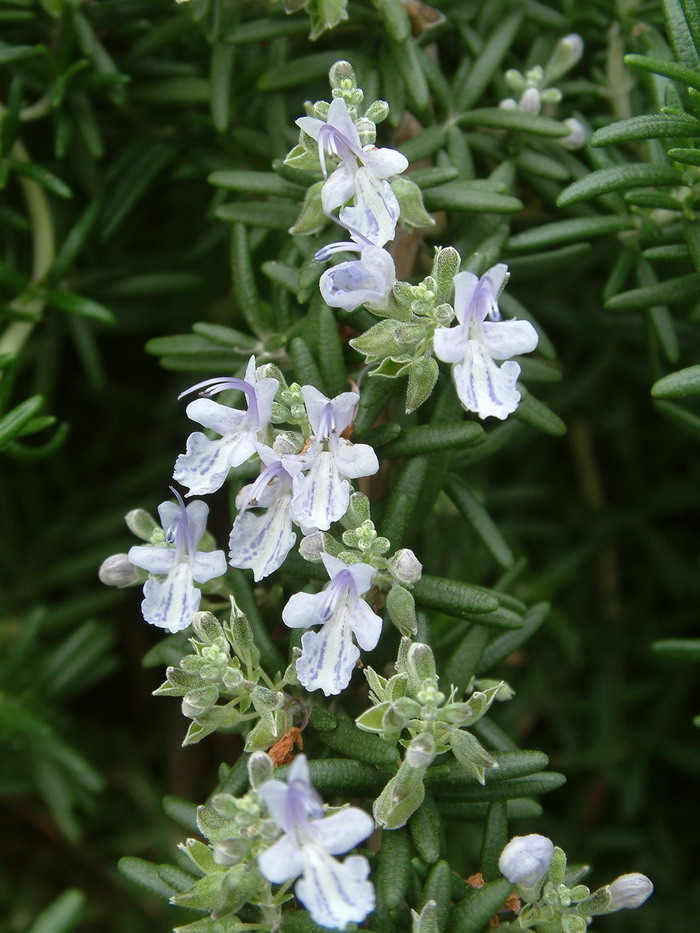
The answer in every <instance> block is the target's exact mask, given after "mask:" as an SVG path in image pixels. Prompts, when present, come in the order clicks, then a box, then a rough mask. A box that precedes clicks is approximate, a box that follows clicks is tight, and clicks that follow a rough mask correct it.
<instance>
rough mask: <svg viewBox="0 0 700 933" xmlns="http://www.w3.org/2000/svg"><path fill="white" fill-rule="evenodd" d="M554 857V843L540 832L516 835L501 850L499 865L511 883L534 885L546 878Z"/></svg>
mask: <svg viewBox="0 0 700 933" xmlns="http://www.w3.org/2000/svg"><path fill="white" fill-rule="evenodd" d="M553 857H554V843H553V842H552V840H551V839H548V838H547V837H546V836H540V835H539V833H530V835H529V836H514V837H513V838H512V839H511V840H510V842H509V843H508V845H507V846H506V847H505V849H504V850H503V851H502V852H501V857H500V858H499V860H498V867H499V869H500V871H501V874H502V875H504V876H505V877H506V878H507V879H508V881H510V883H511V884H521V885H523V886H524V887H526V888H529V887H532V885H534V884H537V882H538V881H539V880H540V879H541V878H544V876H545V875H546V874H547V872H548V871H549V866H550V865H551V863H552V858H553Z"/></svg>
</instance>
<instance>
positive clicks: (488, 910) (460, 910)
mask: <svg viewBox="0 0 700 933" xmlns="http://www.w3.org/2000/svg"><path fill="white" fill-rule="evenodd" d="M512 891H513V885H512V884H511V883H510V881H508V880H507V878H499V879H498V880H497V881H489V882H488V884H485V885H484V887H483V888H475V889H474V891H473V893H471V894H467V896H466V897H465V898H463V899H462V900H461V901H460V902H459V904H457V906H456V907H455V908H454V910H453V912H452V922H451V926H450V929H451V931H452V933H479V931H480V930H481V929H482V928H483V927H484V926H485V925H486V924H487V923H488V922H489V919H490V918H491V917H493V915H494V914H495V913H496V911H497V910H498V909H499V907H502V906H503V905H504V904H505V902H506V901H507V900H508V897H509V896H510V894H511V892H512Z"/></svg>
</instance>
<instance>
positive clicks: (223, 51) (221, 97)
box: [209, 42, 234, 133]
mask: <svg viewBox="0 0 700 933" xmlns="http://www.w3.org/2000/svg"><path fill="white" fill-rule="evenodd" d="M233 63H234V48H233V46H232V45H227V44H226V43H224V42H215V43H214V45H213V46H212V50H211V65H210V69H209V109H210V111H211V121H212V123H213V125H214V129H215V130H217V131H218V132H219V133H223V132H225V131H226V130H227V129H228V125H229V122H230V120H231V93H232V91H233V84H232V78H233Z"/></svg>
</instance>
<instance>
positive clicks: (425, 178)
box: [410, 130, 459, 189]
mask: <svg viewBox="0 0 700 933" xmlns="http://www.w3.org/2000/svg"><path fill="white" fill-rule="evenodd" d="M457 132H459V130H457ZM410 177H411V181H412V182H413V183H414V184H416V185H418V187H419V188H422V189H425V188H434V187H435V186H436V185H445V184H447V182H450V181H454V180H455V179H456V178H458V177H459V172H458V171H457V169H456V168H440V167H438V166H434V167H432V168H419V169H416V171H415V172H411V173H410Z"/></svg>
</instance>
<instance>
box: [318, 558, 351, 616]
mask: <svg viewBox="0 0 700 933" xmlns="http://www.w3.org/2000/svg"><path fill="white" fill-rule="evenodd" d="M346 593H349V595H350V600H351V602H352V605H353V606H354V605H355V603H356V602H357V587H356V586H355V580H354V578H353V575H352V574H351V573H350V571H349V570H341V571H340V573H339V574H336V576H335V577H334V578H333V579H332V580H331V582H330V583H329V584H328V586H327V587H326V589H325V590H324V594H323V595H324V599H323V604H322V607H321V613H320V615H321V618H322V619H323V621H324V622H327V621H328V619H330V618H331V616H332V615H333V614H334V613H335V611H336V609H337V607H338V603H339V602H340V600H341V599H342V598H343V597H344V596H345V594H346Z"/></svg>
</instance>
